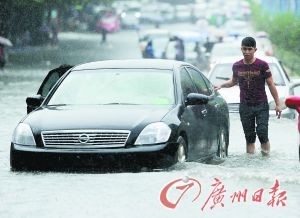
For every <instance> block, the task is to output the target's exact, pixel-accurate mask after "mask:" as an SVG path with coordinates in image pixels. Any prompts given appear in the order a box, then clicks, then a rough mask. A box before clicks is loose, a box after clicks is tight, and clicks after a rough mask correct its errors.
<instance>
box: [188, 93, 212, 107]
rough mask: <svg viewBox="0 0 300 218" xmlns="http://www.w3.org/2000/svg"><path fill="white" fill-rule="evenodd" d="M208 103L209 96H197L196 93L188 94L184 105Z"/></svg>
mask: <svg viewBox="0 0 300 218" xmlns="http://www.w3.org/2000/svg"><path fill="white" fill-rule="evenodd" d="M208 101H209V96H207V95H203V94H198V93H190V94H188V95H187V97H186V100H185V103H186V105H200V104H207V102H208Z"/></svg>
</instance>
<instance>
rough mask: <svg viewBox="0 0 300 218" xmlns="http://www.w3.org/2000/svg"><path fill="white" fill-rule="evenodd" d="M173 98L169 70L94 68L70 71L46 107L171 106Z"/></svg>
mask: <svg viewBox="0 0 300 218" xmlns="http://www.w3.org/2000/svg"><path fill="white" fill-rule="evenodd" d="M174 99H175V98H174V84H173V72H172V71H170V70H156V69H97V70H83V71H73V72H71V73H70V74H69V75H68V76H67V77H66V78H65V79H64V80H63V82H62V83H61V85H60V86H59V87H58V88H57V90H56V91H55V93H54V94H53V96H52V97H51V99H50V101H49V102H48V105H68V104H72V105H87V104H89V105H98V104H141V105H171V104H174Z"/></svg>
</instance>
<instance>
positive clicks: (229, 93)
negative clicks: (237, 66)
mask: <svg viewBox="0 0 300 218" xmlns="http://www.w3.org/2000/svg"><path fill="white" fill-rule="evenodd" d="M276 89H277V92H278V96H279V98H285V97H286V96H288V94H289V90H288V88H287V86H276ZM219 93H220V94H221V95H222V96H223V98H224V99H225V100H226V102H227V103H228V104H233V103H240V88H239V87H238V86H234V87H231V88H222V89H220V90H219ZM266 93H267V97H268V101H269V102H270V101H273V97H272V95H271V92H270V90H269V88H268V87H267V86H266Z"/></svg>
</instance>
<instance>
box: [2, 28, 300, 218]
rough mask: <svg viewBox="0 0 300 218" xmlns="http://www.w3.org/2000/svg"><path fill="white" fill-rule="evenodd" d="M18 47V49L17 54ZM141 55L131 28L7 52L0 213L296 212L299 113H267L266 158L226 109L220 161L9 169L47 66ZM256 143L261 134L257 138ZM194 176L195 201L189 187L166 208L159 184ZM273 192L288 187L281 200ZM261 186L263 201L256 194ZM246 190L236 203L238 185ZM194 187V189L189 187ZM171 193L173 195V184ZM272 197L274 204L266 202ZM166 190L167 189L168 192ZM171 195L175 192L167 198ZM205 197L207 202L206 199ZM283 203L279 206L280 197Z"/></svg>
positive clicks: (293, 215)
mask: <svg viewBox="0 0 300 218" xmlns="http://www.w3.org/2000/svg"><path fill="white" fill-rule="evenodd" d="M20 52H22V54H20ZM125 58H141V54H140V51H139V47H138V38H137V33H136V32H135V31H134V30H129V31H122V32H120V33H115V34H111V35H108V42H107V43H105V44H101V43H100V35H98V34H88V33H61V35H60V44H59V46H58V47H49V48H48V49H47V48H46V49H45V48H44V49H43V48H37V49H36V50H34V49H32V48H28V50H26V51H17V50H14V51H12V55H11V60H14V63H16V64H15V65H12V64H11V63H9V64H8V65H7V67H6V69H5V70H4V71H0V112H1V113H0V121H1V123H0V145H1V146H0V217H1V218H9V217H14V218H15V217H30V218H34V217H36V218H37V217H44V218H48V217H49V218H50V217H131V218H133V217H136V218H140V217H142V216H146V217H148V216H150V215H151V216H153V217H162V218H166V217H172V218H173V217H187V218H189V217H191V218H194V217H226V216H230V217H234V218H235V217H260V218H261V217H272V218H275V217H278V218H282V217H289V218H298V217H300V210H299V209H298V207H299V204H300V163H299V157H298V132H297V122H296V120H289V119H276V118H271V120H270V126H269V133H270V136H269V138H270V142H271V155H270V157H262V156H261V154H260V151H259V147H257V151H256V154H255V155H252V156H249V155H246V153H245V141H244V135H243V131H242V126H241V123H240V120H239V116H238V115H236V114H233V115H231V120H230V121H231V127H230V131H231V132H230V145H229V157H228V158H227V159H226V161H225V162H223V163H221V164H219V165H210V164H200V163H186V164H184V165H183V166H180V167H177V168H175V169H174V170H171V171H167V172H164V171H163V172H141V173H129V172H124V173H90V172H88V173H85V172H80V173H76V172H75V173H74V172H73V173H68V172H12V171H10V165H9V149H10V142H11V136H12V133H13V130H14V128H15V126H16V125H17V123H18V122H19V121H20V120H21V119H22V118H23V116H25V114H26V102H25V99H26V97H27V96H30V95H33V94H35V93H36V92H37V90H38V88H39V86H40V83H41V82H42V80H43V78H44V77H45V76H46V74H47V72H48V71H49V70H50V69H53V68H55V67H57V66H59V65H61V64H79V63H84V62H87V61H96V60H104V59H125ZM257 145H258V140H257ZM180 178H183V179H186V180H188V181H190V180H189V179H191V178H193V179H195V180H198V181H199V183H200V184H201V193H200V196H199V198H197V199H196V200H195V201H194V202H193V199H194V198H195V195H194V194H193V188H195V187H193V188H191V189H190V191H191V192H189V193H188V194H186V195H185V196H184V197H183V198H182V199H181V200H180V202H179V203H178V205H177V207H176V208H175V209H170V208H167V207H166V206H164V205H163V204H162V203H161V199H160V194H161V191H162V189H163V188H164V187H165V186H166V185H167V184H168V183H170V182H172V181H174V180H176V179H180ZM215 179H218V180H219V181H221V182H222V184H223V185H224V191H225V192H224V200H223V203H224V205H223V206H222V205H221V204H217V205H216V206H215V207H213V209H211V208H210V206H212V203H213V200H212V199H211V200H210V201H208V202H207V201H206V200H208V197H209V196H210V194H211V193H212V191H213V188H214V187H213V186H212V185H213V184H214V182H215V181H216V180H215ZM276 180H277V181H278V182H279V187H278V191H277V192H276V194H279V193H281V192H282V191H286V194H285V196H286V197H287V199H286V200H282V199H281V200H282V201H281V202H280V201H277V200H278V199H280V197H279V196H273V195H272V189H271V188H272V187H273V186H274V184H275V182H276ZM260 189H263V192H262V199H261V201H254V200H253V195H254V193H256V191H258V190H260ZM245 190H247V191H246V194H245V196H244V198H243V197H241V198H242V199H243V200H240V202H238V200H237V198H234V193H235V192H239V191H241V192H243V191H245ZM194 193H195V192H194ZM171 194H175V195H176V191H175V190H173V192H172V193H171ZM272 196H273V197H276V198H275V200H274V202H273V203H274V204H271V203H272V202H271V203H269V202H270V200H272ZM169 197H170V196H169ZM172 197H174V196H173V195H172V196H171V197H170V198H172ZM206 202H207V204H205V203H206ZM282 202H283V203H285V204H286V205H285V206H283V203H282Z"/></svg>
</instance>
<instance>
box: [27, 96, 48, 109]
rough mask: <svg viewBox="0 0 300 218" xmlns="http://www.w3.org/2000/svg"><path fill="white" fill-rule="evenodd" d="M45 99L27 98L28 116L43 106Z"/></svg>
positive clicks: (39, 97)
mask: <svg viewBox="0 0 300 218" xmlns="http://www.w3.org/2000/svg"><path fill="white" fill-rule="evenodd" d="M43 100H44V98H43V97H42V96H41V95H34V96H29V97H27V98H26V104H27V114H29V113H30V112H31V111H33V110H35V109H36V108H38V107H39V106H41V104H42V102H43Z"/></svg>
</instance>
